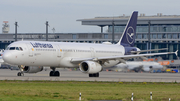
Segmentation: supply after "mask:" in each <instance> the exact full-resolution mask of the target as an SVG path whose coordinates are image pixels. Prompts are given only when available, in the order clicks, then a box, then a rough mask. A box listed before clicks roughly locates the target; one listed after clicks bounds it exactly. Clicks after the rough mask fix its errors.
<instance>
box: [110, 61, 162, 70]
mask: <svg viewBox="0 0 180 101" xmlns="http://www.w3.org/2000/svg"><path fill="white" fill-rule="evenodd" d="M136 68H141V69H142V70H144V71H149V70H150V69H153V70H155V69H162V68H163V66H162V65H160V64H159V63H157V62H146V61H129V62H128V61H127V62H126V64H124V63H120V64H118V65H116V66H114V67H113V69H115V70H117V69H129V70H133V69H136Z"/></svg>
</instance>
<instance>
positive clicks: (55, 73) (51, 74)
mask: <svg viewBox="0 0 180 101" xmlns="http://www.w3.org/2000/svg"><path fill="white" fill-rule="evenodd" d="M49 76H60V73H59V71H51V72H50V73H49Z"/></svg>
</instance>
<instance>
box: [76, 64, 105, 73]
mask: <svg viewBox="0 0 180 101" xmlns="http://www.w3.org/2000/svg"><path fill="white" fill-rule="evenodd" d="M79 68H80V70H81V72H83V73H88V74H93V73H98V72H100V71H102V66H101V65H100V64H99V63H97V62H94V61H83V62H82V63H81V64H80V65H79Z"/></svg>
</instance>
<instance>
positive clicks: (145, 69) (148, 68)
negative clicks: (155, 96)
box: [143, 66, 153, 72]
mask: <svg viewBox="0 0 180 101" xmlns="http://www.w3.org/2000/svg"><path fill="white" fill-rule="evenodd" d="M152 68H153V67H152V66H148V67H143V70H144V71H145V72H149V71H150V70H152Z"/></svg>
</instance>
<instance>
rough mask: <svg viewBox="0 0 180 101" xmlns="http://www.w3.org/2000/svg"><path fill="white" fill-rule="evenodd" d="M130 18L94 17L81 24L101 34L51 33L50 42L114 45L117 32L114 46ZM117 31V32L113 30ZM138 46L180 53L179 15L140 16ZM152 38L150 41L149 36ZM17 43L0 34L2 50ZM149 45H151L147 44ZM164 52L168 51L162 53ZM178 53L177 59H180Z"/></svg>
mask: <svg viewBox="0 0 180 101" xmlns="http://www.w3.org/2000/svg"><path fill="white" fill-rule="evenodd" d="M128 19H129V16H125V15H123V16H118V17H95V18H90V19H80V20H77V21H81V22H82V25H91V26H99V27H100V29H101V30H100V32H99V33H49V35H48V41H56V42H86V43H102V42H107V41H109V42H112V33H113V32H114V41H115V43H116V42H118V41H119V39H120V37H121V35H122V33H123V30H124V28H125V26H126V23H127V21H128ZM104 26H108V31H107V32H105V33H104V32H103V27H104ZM113 29H114V31H113ZM136 32H137V34H136V43H135V45H136V46H137V47H138V48H140V49H141V50H146V49H148V47H149V48H151V49H160V48H168V50H167V51H170V52H172V51H173V52H174V51H176V50H180V45H179V42H180V15H162V14H161V13H158V14H157V15H154V16H145V14H140V16H138V21H137V29H136ZM148 36H150V38H149V37H148ZM17 40H39V41H45V40H46V33H18V35H17ZM14 41H15V34H14V33H9V34H0V48H1V49H5V48H6V47H7V45H9V44H10V43H12V42H14ZM148 43H150V44H148ZM160 52H165V51H160ZM179 53H180V52H178V56H179ZM162 58H163V59H166V60H167V59H168V60H172V59H177V57H176V56H175V55H173V54H172V55H165V56H162Z"/></svg>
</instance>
